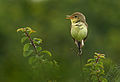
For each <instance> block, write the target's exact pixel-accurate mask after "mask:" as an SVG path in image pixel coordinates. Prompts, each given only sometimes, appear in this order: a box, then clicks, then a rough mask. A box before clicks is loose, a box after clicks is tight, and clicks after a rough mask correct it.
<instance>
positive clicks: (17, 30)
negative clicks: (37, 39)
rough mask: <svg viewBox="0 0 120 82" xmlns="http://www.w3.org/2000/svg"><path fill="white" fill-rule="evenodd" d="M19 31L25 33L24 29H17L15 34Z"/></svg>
mask: <svg viewBox="0 0 120 82" xmlns="http://www.w3.org/2000/svg"><path fill="white" fill-rule="evenodd" d="M19 31H22V32H24V31H25V29H24V28H19V29H17V32H19Z"/></svg>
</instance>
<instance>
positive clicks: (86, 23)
mask: <svg viewBox="0 0 120 82" xmlns="http://www.w3.org/2000/svg"><path fill="white" fill-rule="evenodd" d="M85 25H86V26H87V29H88V24H87V23H86V22H85ZM87 37H88V32H87V36H86V37H85V38H84V42H85V41H86V39H87Z"/></svg>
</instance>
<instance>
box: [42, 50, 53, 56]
mask: <svg viewBox="0 0 120 82" xmlns="http://www.w3.org/2000/svg"><path fill="white" fill-rule="evenodd" d="M41 54H48V55H49V56H52V54H51V53H50V52H49V51H47V50H44V51H41Z"/></svg>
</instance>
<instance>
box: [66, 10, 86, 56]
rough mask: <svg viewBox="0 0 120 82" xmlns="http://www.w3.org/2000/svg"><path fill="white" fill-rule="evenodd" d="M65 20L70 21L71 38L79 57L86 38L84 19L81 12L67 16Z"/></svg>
mask: <svg viewBox="0 0 120 82" xmlns="http://www.w3.org/2000/svg"><path fill="white" fill-rule="evenodd" d="M66 19H70V20H71V36H72V38H73V40H74V42H75V44H76V45H77V47H78V51H79V52H78V55H81V54H82V47H83V46H84V43H85V41H86V39H87V36H88V24H87V23H86V18H85V16H84V15H83V14H82V13H81V12H75V13H73V14H72V15H67V17H66Z"/></svg>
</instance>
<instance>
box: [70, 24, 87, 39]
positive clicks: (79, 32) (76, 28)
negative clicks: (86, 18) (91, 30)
mask: <svg viewBox="0 0 120 82" xmlns="http://www.w3.org/2000/svg"><path fill="white" fill-rule="evenodd" d="M87 32H88V31H87V26H86V25H85V24H82V25H72V28H71V35H72V37H73V38H74V39H76V40H78V41H82V40H83V39H84V38H85V37H86V36H87Z"/></svg>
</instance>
